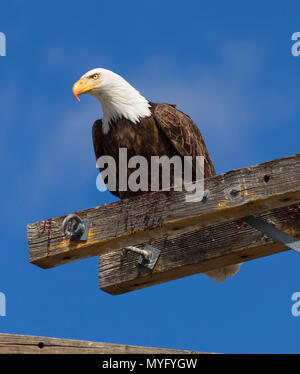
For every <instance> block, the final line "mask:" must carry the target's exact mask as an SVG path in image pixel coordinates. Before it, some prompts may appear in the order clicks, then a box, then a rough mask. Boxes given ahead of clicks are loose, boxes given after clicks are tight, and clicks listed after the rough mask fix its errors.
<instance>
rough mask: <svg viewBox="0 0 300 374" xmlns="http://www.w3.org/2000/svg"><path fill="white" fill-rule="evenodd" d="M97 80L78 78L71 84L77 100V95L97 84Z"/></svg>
mask: <svg viewBox="0 0 300 374" xmlns="http://www.w3.org/2000/svg"><path fill="white" fill-rule="evenodd" d="M98 84H99V82H88V81H87V80H86V79H79V81H77V82H76V83H75V84H74V86H73V94H74V96H75V97H76V99H77V100H78V101H80V100H79V97H78V96H79V95H81V94H83V93H85V92H87V91H89V90H90V89H92V88H93V87H95V86H98Z"/></svg>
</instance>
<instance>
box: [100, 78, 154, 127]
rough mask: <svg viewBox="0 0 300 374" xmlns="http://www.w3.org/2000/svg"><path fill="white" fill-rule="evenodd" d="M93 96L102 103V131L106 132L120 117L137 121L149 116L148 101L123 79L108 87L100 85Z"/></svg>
mask: <svg viewBox="0 0 300 374" xmlns="http://www.w3.org/2000/svg"><path fill="white" fill-rule="evenodd" d="M93 96H95V97H96V98H97V99H98V100H99V101H100V103H101V105H102V110H103V119H102V131H103V133H104V134H107V133H108V132H109V130H110V127H111V125H112V123H113V122H114V121H116V120H118V119H120V118H126V119H128V120H129V121H131V122H133V123H138V122H139V121H140V118H142V117H149V116H151V110H150V103H149V101H148V100H147V99H145V98H144V97H143V96H142V95H141V94H140V93H139V92H138V91H137V90H136V89H135V88H134V87H132V86H131V85H130V84H129V83H128V82H126V81H125V80H123V79H122V80H121V81H116V82H115V84H114V85H111V84H110V87H109V89H107V90H106V89H105V86H104V87H102V89H101V91H99V92H97V93H95V94H94V95H93Z"/></svg>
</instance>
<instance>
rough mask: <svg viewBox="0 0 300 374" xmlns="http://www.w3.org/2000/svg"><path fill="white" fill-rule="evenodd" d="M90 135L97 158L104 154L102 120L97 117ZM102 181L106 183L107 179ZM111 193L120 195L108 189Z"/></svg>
mask: <svg viewBox="0 0 300 374" xmlns="http://www.w3.org/2000/svg"><path fill="white" fill-rule="evenodd" d="M92 137H93V145H94V152H95V156H96V160H98V158H99V157H101V156H105V147H104V143H103V142H104V136H103V132H102V120H101V119H97V121H95V122H94V124H93V128H92ZM99 171H100V173H101V171H102V170H101V169H100V168H99ZM104 183H105V184H106V183H107V181H105V180H104ZM110 192H111V193H112V194H113V195H115V196H117V197H120V194H119V192H118V191H110Z"/></svg>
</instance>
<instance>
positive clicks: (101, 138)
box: [73, 68, 240, 281]
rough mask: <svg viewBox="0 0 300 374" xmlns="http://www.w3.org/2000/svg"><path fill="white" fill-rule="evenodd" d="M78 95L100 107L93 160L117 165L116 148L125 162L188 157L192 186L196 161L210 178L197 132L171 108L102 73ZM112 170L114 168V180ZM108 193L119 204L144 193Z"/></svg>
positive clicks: (215, 274) (77, 88) (81, 83)
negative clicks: (138, 158)
mask: <svg viewBox="0 0 300 374" xmlns="http://www.w3.org/2000/svg"><path fill="white" fill-rule="evenodd" d="M84 93H85V94H88V95H91V96H93V97H95V98H96V99H98V100H99V101H100V103H101V105H102V111H103V118H102V119H98V120H96V121H95V122H94V125H93V129H92V136H93V144H94V151H95V156H96V159H98V158H99V157H101V156H111V157H113V159H114V160H115V161H116V164H117V165H118V164H119V162H120V160H119V149H120V148H125V149H127V155H128V158H130V157H132V156H136V155H138V156H143V157H145V158H146V160H148V161H150V158H151V157H152V156H159V157H161V156H168V157H169V158H171V157H173V156H180V157H181V158H183V157H184V156H192V160H193V165H192V167H193V181H194V180H195V177H196V173H195V168H196V165H195V159H196V156H204V177H205V178H210V177H212V176H214V175H215V174H216V173H215V169H214V166H213V163H212V160H211V158H210V155H209V153H208V151H207V148H206V145H205V142H204V140H203V137H202V135H201V133H200V131H199V129H198V127H197V126H196V125H195V123H194V122H193V121H192V119H191V118H190V117H189V116H188V115H186V114H184V113H183V112H181V111H180V110H178V109H177V108H176V105H171V104H167V103H160V104H157V103H152V102H150V101H149V100H147V99H146V98H145V97H143V96H142V95H141V94H140V93H139V92H138V91H137V90H136V89H135V88H134V87H133V86H132V85H130V84H129V83H128V82H127V81H126V80H125V79H124V78H122V77H121V76H120V75H118V74H116V73H114V72H112V71H110V70H106V69H103V68H97V69H93V70H90V71H89V72H87V73H86V74H84V75H83V76H82V77H81V78H80V80H78V81H77V82H76V83H75V84H74V86H73V94H74V96H75V97H76V99H77V100H79V97H78V96H79V95H81V94H84ZM118 170H119V168H118V166H117V168H116V173H117V175H116V179H117V181H118ZM101 171H102V170H101V169H100V172H101ZM132 172H134V168H128V170H127V175H128V176H129V175H130V174H131V173H132ZM149 183H150V182H149ZM111 193H113V194H114V195H115V196H117V197H119V198H121V199H124V198H130V197H133V196H136V195H139V194H141V193H145V192H144V191H141V190H140V191H130V190H127V191H121V190H118V188H117V189H116V190H114V191H111ZM239 267H240V265H232V266H227V267H226V268H222V269H217V270H213V271H209V272H207V273H205V274H206V275H208V276H209V277H211V278H213V279H215V280H217V281H223V280H224V279H225V278H226V277H227V276H231V275H233V274H235V273H236V272H237V271H238V269H239Z"/></svg>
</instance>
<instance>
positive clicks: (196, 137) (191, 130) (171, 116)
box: [154, 104, 216, 178]
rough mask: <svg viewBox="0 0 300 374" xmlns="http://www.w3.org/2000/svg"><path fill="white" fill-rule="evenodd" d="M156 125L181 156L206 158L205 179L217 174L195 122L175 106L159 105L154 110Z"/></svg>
mask: <svg viewBox="0 0 300 374" xmlns="http://www.w3.org/2000/svg"><path fill="white" fill-rule="evenodd" d="M154 117H155V120H156V123H157V124H158V126H159V127H160V128H161V130H162V131H163V132H164V134H165V135H166V136H167V138H168V139H169V141H170V142H171V143H172V145H173V147H174V148H175V149H176V151H177V152H178V153H179V154H180V155H181V156H192V157H193V160H194V159H195V157H196V156H204V177H205V178H209V177H212V176H213V175H215V174H216V172H215V168H214V165H213V163H212V160H211V158H210V155H209V153H208V151H207V148H206V145H205V142H204V140H203V137H202V135H201V133H200V131H199V129H198V127H197V126H196V125H195V123H194V122H193V120H192V119H191V118H190V117H189V116H188V115H186V114H184V113H182V112H181V111H180V110H178V109H176V108H175V106H174V105H170V104H157V105H156V106H155V109H154Z"/></svg>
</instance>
